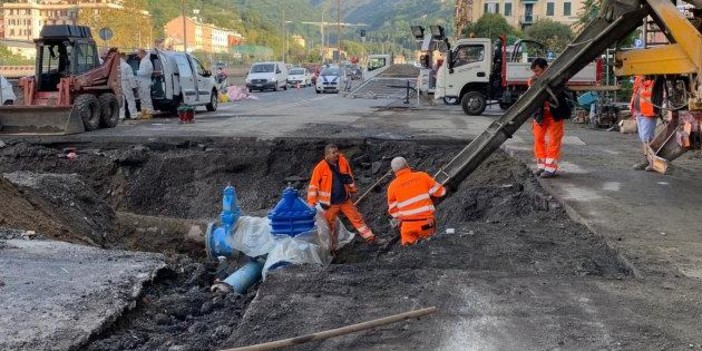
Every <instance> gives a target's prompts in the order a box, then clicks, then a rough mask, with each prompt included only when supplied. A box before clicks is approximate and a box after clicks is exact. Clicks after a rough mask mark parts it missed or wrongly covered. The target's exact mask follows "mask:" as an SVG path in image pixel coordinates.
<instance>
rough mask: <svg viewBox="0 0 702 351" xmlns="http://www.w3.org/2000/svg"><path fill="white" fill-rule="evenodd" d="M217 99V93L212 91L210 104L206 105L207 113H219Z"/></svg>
mask: <svg viewBox="0 0 702 351" xmlns="http://www.w3.org/2000/svg"><path fill="white" fill-rule="evenodd" d="M217 98H218V96H217V91H216V90H212V94H210V103H209V104H207V105H205V108H206V109H207V111H210V112H214V111H217V103H218V102H219V100H217Z"/></svg>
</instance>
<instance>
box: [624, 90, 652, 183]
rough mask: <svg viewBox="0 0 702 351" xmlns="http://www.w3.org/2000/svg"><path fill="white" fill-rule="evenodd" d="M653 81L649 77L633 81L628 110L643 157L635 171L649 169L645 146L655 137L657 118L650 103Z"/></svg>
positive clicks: (635, 166)
mask: <svg viewBox="0 0 702 351" xmlns="http://www.w3.org/2000/svg"><path fill="white" fill-rule="evenodd" d="M653 84H654V82H653V79H651V77H649V76H637V77H636V78H635V79H634V85H633V87H632V89H633V91H632V94H631V103H630V104H629V109H630V110H631V115H632V116H633V117H634V118H636V128H637V130H638V133H639V140H641V142H642V143H643V144H644V157H643V160H642V161H641V162H640V163H637V164H635V165H634V169H635V170H644V169H646V168H648V167H649V164H648V159H647V158H646V145H647V144H648V143H650V142H651V140H653V137H654V136H655V135H656V124H657V123H658V118H657V114H656V110H655V108H654V106H653V102H652V101H651V99H652V96H653Z"/></svg>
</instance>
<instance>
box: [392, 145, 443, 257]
mask: <svg viewBox="0 0 702 351" xmlns="http://www.w3.org/2000/svg"><path fill="white" fill-rule="evenodd" d="M390 166H391V167H392V170H393V172H395V179H394V180H393V181H392V182H391V183H390V185H389V186H388V212H390V215H391V216H392V217H393V219H395V220H397V221H399V224H400V237H401V239H402V245H412V244H415V243H416V242H417V241H418V240H419V239H423V238H428V237H430V236H432V235H433V234H434V233H435V232H436V221H435V220H434V203H433V202H432V199H431V198H432V197H436V198H438V197H442V196H444V195H446V188H444V186H443V185H441V184H439V183H438V182H437V181H436V180H435V179H434V178H432V177H431V176H430V175H428V174H426V173H424V172H412V169H411V168H410V167H409V165H408V164H407V160H405V158H404V157H395V158H394V159H393V160H392V162H391V163H390Z"/></svg>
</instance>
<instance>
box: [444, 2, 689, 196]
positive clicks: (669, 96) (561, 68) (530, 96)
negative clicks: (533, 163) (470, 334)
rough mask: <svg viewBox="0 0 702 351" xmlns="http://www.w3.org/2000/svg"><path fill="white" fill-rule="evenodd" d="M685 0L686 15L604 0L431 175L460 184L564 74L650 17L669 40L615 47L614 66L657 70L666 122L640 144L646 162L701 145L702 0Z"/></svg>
mask: <svg viewBox="0 0 702 351" xmlns="http://www.w3.org/2000/svg"><path fill="white" fill-rule="evenodd" d="M687 2H688V3H689V4H691V5H692V6H693V7H694V8H693V9H692V10H691V11H689V12H690V14H691V15H692V18H690V19H688V18H687V17H686V16H685V15H683V14H682V13H681V11H680V10H679V9H678V8H677V7H676V6H675V5H674V4H673V3H671V2H670V1H668V0H605V1H603V2H602V5H601V8H600V11H599V13H598V14H597V17H596V18H595V19H594V20H592V21H591V22H590V23H588V24H587V25H586V26H585V27H584V28H583V30H582V31H581V32H580V34H579V35H578V36H577V37H576V38H575V39H574V40H573V42H572V43H571V44H570V45H568V47H567V48H566V50H565V51H564V52H563V53H562V54H561V55H560V56H559V57H557V58H556V59H555V60H554V61H553V62H552V63H551V65H550V66H549V67H548V69H546V71H545V72H544V73H543V75H541V76H540V77H539V79H537V80H536V81H535V82H534V83H533V84H532V86H531V87H530V88H529V89H528V90H527V91H526V92H524V94H523V95H522V96H521V97H520V98H519V100H517V101H516V102H515V103H514V104H513V105H512V106H511V107H510V108H509V109H508V110H507V111H506V112H505V114H504V115H502V117H500V118H498V119H496V120H495V121H493V122H492V123H491V124H490V125H489V126H488V128H487V129H486V130H485V131H484V132H483V133H481V134H480V135H479V136H478V137H476V138H475V139H474V140H473V141H472V142H470V143H469V144H468V145H467V146H466V147H465V148H464V149H463V150H461V152H459V153H458V155H456V156H455V157H454V158H453V159H452V160H451V161H450V162H449V163H448V164H446V165H445V166H444V167H442V168H441V169H440V170H439V172H438V173H437V174H436V175H435V178H436V180H437V181H439V182H440V183H441V184H443V185H446V186H448V187H449V188H452V187H455V186H457V185H458V184H460V183H461V182H462V181H463V180H464V179H465V178H466V177H468V175H470V174H471V173H472V172H473V171H474V170H475V169H476V168H478V166H480V164H481V163H482V162H483V161H484V160H485V159H486V158H488V157H489V156H490V155H491V154H492V153H494V152H495V150H497V149H498V148H499V147H500V145H502V144H503V143H504V142H505V141H506V140H507V139H509V138H511V137H512V135H514V133H515V132H516V131H517V130H518V129H519V128H520V127H521V126H522V125H523V124H524V122H526V121H527V120H528V119H529V118H530V116H531V114H532V113H533V112H534V111H535V110H536V109H537V108H539V106H543V104H544V102H545V100H546V98H547V96H556V94H557V93H559V92H561V91H562V90H563V89H565V85H566V83H567V82H568V80H569V79H570V78H572V77H573V76H574V75H575V74H576V73H578V72H579V71H580V70H582V69H583V68H584V67H585V66H587V65H588V64H590V63H591V62H592V61H593V60H594V59H595V58H597V57H599V56H600V55H602V53H604V52H605V50H606V49H607V48H610V47H612V46H615V44H616V43H617V42H619V41H621V40H623V39H624V38H626V37H627V36H628V35H629V34H630V33H632V32H633V31H634V30H636V28H638V27H639V26H641V25H642V24H644V20H645V19H647V18H649V17H650V18H651V19H652V20H653V22H654V23H656V24H657V25H658V27H660V29H661V33H663V34H664V35H665V36H666V37H667V39H668V41H669V42H670V43H669V44H667V45H663V46H658V47H651V48H645V49H633V50H627V51H618V52H617V53H616V54H615V74H616V75H618V76H637V75H651V76H654V77H655V78H656V81H655V84H654V88H653V97H652V100H653V101H652V102H653V103H654V105H655V106H658V108H659V109H660V111H661V113H662V114H663V115H664V116H665V119H666V123H665V127H664V128H662V130H661V131H660V132H659V133H657V134H656V136H655V138H654V140H653V141H652V142H650V143H649V144H648V145H647V146H646V148H647V152H646V156H647V158H648V161H649V164H650V166H652V169H654V170H656V171H658V172H662V173H664V172H665V171H666V170H667V169H668V166H669V163H670V162H671V161H672V160H674V159H675V158H677V157H679V156H680V155H682V154H683V153H685V152H686V151H688V150H690V149H693V148H699V147H700V144H699V140H700V136H701V135H702V129H701V128H702V127H701V126H702V81H701V79H702V33H701V32H700V28H702V1H698V0H694V1H693V0H688V1H687ZM646 22H648V21H646ZM603 157H604V156H603Z"/></svg>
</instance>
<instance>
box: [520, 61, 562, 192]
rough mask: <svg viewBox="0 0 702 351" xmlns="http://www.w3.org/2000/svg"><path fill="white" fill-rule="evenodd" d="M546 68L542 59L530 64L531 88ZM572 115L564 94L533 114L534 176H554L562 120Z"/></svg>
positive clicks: (558, 153)
mask: <svg viewBox="0 0 702 351" xmlns="http://www.w3.org/2000/svg"><path fill="white" fill-rule="evenodd" d="M546 68H548V62H546V59H544V58H540V57H539V58H536V59H534V61H533V62H532V63H531V71H532V72H533V73H534V76H533V77H532V78H530V79H529V86H531V84H532V82H533V81H534V79H538V78H539V77H540V76H541V75H542V74H543V73H544V71H546ZM571 113H572V111H571V109H570V106H569V105H568V102H567V101H566V96H565V93H563V92H561V93H559V94H558V96H557V101H553V100H552V98H551V97H549V98H548V99H547V100H546V101H545V102H544V104H543V106H539V108H538V109H537V110H536V112H534V114H533V115H532V117H533V118H534V123H533V126H532V131H533V133H534V156H535V157H536V171H534V174H535V175H537V176H541V178H552V177H555V176H556V171H557V170H558V159H560V158H561V142H562V140H563V135H564V134H565V131H564V127H563V124H564V122H563V120H564V119H566V118H569V117H570V114H571Z"/></svg>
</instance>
